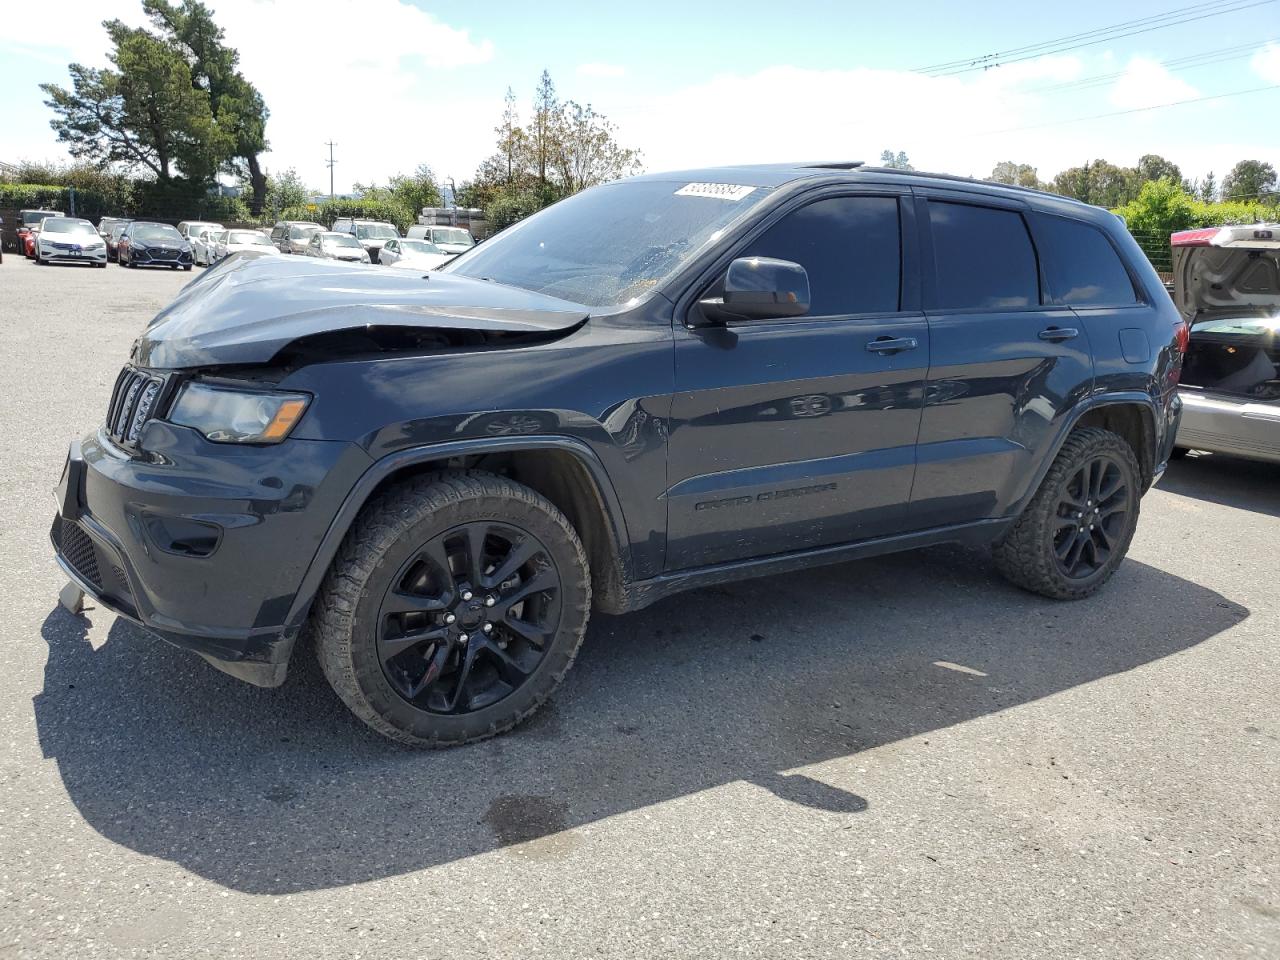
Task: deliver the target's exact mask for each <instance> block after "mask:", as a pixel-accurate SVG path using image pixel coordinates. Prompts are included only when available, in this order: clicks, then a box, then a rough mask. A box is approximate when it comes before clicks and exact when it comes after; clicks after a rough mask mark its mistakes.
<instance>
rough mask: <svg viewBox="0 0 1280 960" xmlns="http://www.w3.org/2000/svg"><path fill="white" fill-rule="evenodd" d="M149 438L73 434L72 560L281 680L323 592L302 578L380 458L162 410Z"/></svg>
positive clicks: (61, 490) (61, 536) (93, 582)
mask: <svg viewBox="0 0 1280 960" xmlns="http://www.w3.org/2000/svg"><path fill="white" fill-rule="evenodd" d="M141 446H142V448H143V449H144V450H146V451H147V454H146V455H145V456H142V457H131V456H129V455H128V454H127V453H126V452H125V451H123V450H121V449H119V448H118V447H116V446H115V445H114V444H112V443H111V441H110V440H109V439H107V438H106V437H105V436H103V435H101V434H98V435H94V436H91V437H86V438H85V439H84V440H82V441H80V442H79V443H74V444H72V445H71V449H70V451H69V452H68V455H67V461H66V465H65V467H64V470H63V474H62V478H61V480H60V481H59V485H58V488H57V492H56V499H57V503H58V512H57V516H56V517H55V519H54V523H53V528H52V529H51V531H50V539H51V540H52V542H53V546H54V550H55V553H56V555H57V559H58V563H59V565H60V566H61V567H62V569H63V570H64V571H65V572H66V573H67V575H68V576H69V577H71V579H72V580H74V581H75V582H76V583H77V584H78V585H79V586H80V588H81V589H83V590H84V591H85V592H86V593H88V594H89V595H91V596H92V597H93V598H94V599H95V600H96V601H97V602H98V603H99V604H100V605H102V606H104V607H106V608H107V609H109V610H112V611H114V612H115V613H117V614H120V615H121V616H123V617H126V618H128V619H129V620H132V621H134V622H135V623H138V624H140V625H142V626H143V627H146V628H147V629H148V630H150V631H152V632H153V633H156V634H158V635H159V636H160V637H162V638H163V639H165V640H168V641H169V642H170V643H173V644H175V645H177V646H180V647H183V648H185V649H188V650H191V651H193V652H195V653H199V654H200V655H201V656H203V657H205V659H207V660H209V662H211V663H212V664H213V665H214V666H216V667H218V668H219V669H221V670H224V671H225V672H227V673H230V674H232V675H233V676H236V677H239V678H240V679H242V680H246V681H248V682H250V683H254V684H257V685H259V686H277V685H279V684H280V683H282V682H284V677H285V670H286V667H287V663H288V659H289V655H290V653H291V652H292V649H293V645H294V641H295V640H296V638H297V635H298V633H299V631H300V630H301V627H302V624H303V621H304V619H305V615H306V609H307V604H308V603H309V601H310V598H309V597H307V598H299V597H298V596H297V593H298V588H299V585H300V584H301V583H302V581H303V577H304V576H305V575H306V573H307V570H308V569H309V567H310V565H311V563H312V562H313V561H314V559H315V556H316V551H317V548H318V547H319V544H320V541H321V539H322V538H323V536H324V535H325V533H326V532H327V530H328V528H329V524H330V522H331V520H332V518H333V517H334V515H335V514H336V513H337V512H338V508H339V506H340V505H341V503H342V501H343V499H344V498H345V497H346V495H347V493H348V492H349V491H350V489H351V488H352V486H354V484H355V482H356V480H357V479H358V478H359V476H360V475H361V474H362V473H363V472H364V471H365V469H366V468H367V467H368V466H369V464H370V462H371V461H370V460H369V457H368V456H367V455H366V454H365V453H364V451H363V450H361V449H360V448H359V447H358V446H356V445H354V444H349V443H339V442H329V441H315V440H288V441H285V442H284V443H282V444H279V445H276V446H271V447H243V448H239V447H233V446H232V445H228V444H213V443H210V442H209V441H207V440H205V439H204V438H203V437H202V436H200V434H198V433H197V432H195V431H194V430H189V429H187V428H185V427H175V426H173V425H171V424H168V423H165V422H163V421H152V422H151V423H149V424H148V425H147V426H146V428H144V431H143V434H142V438H141Z"/></svg>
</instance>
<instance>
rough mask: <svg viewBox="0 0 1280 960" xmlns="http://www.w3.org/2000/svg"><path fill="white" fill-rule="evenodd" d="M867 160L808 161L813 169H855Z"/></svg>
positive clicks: (808, 164)
mask: <svg viewBox="0 0 1280 960" xmlns="http://www.w3.org/2000/svg"><path fill="white" fill-rule="evenodd" d="M865 163H866V161H865V160H830V161H826V162H824V163H806V164H805V166H806V167H808V168H810V169H813V170H855V169H857V168H858V167H861V166H862V165H863V164H865Z"/></svg>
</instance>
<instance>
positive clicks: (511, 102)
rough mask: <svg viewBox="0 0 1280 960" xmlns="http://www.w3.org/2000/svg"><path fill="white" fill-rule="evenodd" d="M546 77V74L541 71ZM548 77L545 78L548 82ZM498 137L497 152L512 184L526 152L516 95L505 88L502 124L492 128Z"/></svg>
mask: <svg viewBox="0 0 1280 960" xmlns="http://www.w3.org/2000/svg"><path fill="white" fill-rule="evenodd" d="M543 75H544V76H546V72H545V71H543ZM550 79H551V78H550V77H549V76H547V80H548V82H549V81H550ZM494 133H496V134H497V135H498V152H499V154H501V156H502V158H503V160H504V162H505V165H506V180H507V183H508V184H511V183H512V182H514V179H515V176H516V174H517V173H518V172H519V171H520V170H521V168H522V167H523V166H524V154H525V152H526V151H527V150H528V143H527V142H526V137H525V132H524V131H523V130H521V129H520V111H519V110H517V109H516V93H515V91H514V90H512V89H511V88H510V87H507V95H506V98H505V99H504V100H503V109H502V122H501V123H500V124H498V126H496V127H495V128H494Z"/></svg>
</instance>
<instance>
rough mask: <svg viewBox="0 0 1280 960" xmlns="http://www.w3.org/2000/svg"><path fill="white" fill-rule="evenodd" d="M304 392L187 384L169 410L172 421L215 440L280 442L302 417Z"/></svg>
mask: <svg viewBox="0 0 1280 960" xmlns="http://www.w3.org/2000/svg"><path fill="white" fill-rule="evenodd" d="M310 399H311V398H310V397H308V396H307V395H306V394H304V393H282V392H278V391H272V392H265V391H263V392H259V391H251V390H235V389H230V388H227V387H215V386H210V385H208V384H203V383H188V384H187V385H186V386H185V387H183V388H182V391H181V392H180V393H179V394H178V399H177V401H176V402H175V403H174V405H173V410H172V411H171V412H170V413H169V420H170V422H172V423H177V424H181V425H182V426H184V427H192V428H194V429H196V430H199V431H200V432H201V433H202V434H204V435H205V437H206V438H207V439H209V440H212V441H214V442H215V443H279V442H280V441H281V440H283V439H284V438H285V437H287V436H288V435H289V431H290V430H292V429H293V427H294V425H295V424H296V423H297V422H298V421H299V420H301V419H302V414H303V411H305V410H306V409H307V403H308V402H309V401H310Z"/></svg>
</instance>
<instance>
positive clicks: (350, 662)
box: [310, 471, 591, 747]
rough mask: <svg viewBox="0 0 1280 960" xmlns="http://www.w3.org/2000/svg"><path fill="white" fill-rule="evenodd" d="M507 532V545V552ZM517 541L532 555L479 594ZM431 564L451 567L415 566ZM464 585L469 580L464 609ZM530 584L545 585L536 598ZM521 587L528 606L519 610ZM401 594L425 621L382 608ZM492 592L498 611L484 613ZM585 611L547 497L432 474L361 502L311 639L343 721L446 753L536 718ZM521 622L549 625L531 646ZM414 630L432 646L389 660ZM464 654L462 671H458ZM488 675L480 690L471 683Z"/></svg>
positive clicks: (502, 483)
mask: <svg viewBox="0 0 1280 960" xmlns="http://www.w3.org/2000/svg"><path fill="white" fill-rule="evenodd" d="M474 530H480V531H482V532H481V533H480V535H479V541H480V543H481V544H482V546H481V547H480V549H479V553H480V554H481V555H482V559H480V560H479V561H478V563H476V564H475V565H474V566H475V567H478V568H479V570H480V573H479V574H476V575H474V576H473V577H469V576H468V575H467V573H466V570H467V569H470V568H471V564H470V563H469V562H468V561H467V560H466V556H467V555H468V554H467V551H466V550H465V547H466V544H467V543H469V542H471V540H470V538H469V537H468V536H467V534H468V533H469V532H471V531H474ZM504 537H510V538H511V540H510V552H509V553H508V552H506V551H507V549H508V546H507V541H506V540H504V539H503V538H504ZM517 543H520V544H525V545H528V544H532V546H530V547H529V549H530V550H531V551H532V552H531V553H530V558H529V559H528V560H527V561H524V562H523V563H522V565H520V566H518V567H515V568H513V569H514V572H512V573H510V574H509V575H506V577H505V579H504V580H503V581H502V582H501V583H499V584H497V585H496V586H495V585H494V584H492V583H489V584H487V585H486V583H485V582H484V581H485V580H486V578H487V573H494V574H500V573H502V571H501V570H499V569H497V568H498V567H501V566H503V564H504V563H514V562H515V561H516V560H517V559H518V558H517V556H516V546H515V544H517ZM433 544H436V545H437V546H436V547H435V548H433V546H432V545H433ZM460 545H461V547H462V548H463V549H461V550H460V549H459V546H460ZM435 557H439V558H440V559H442V560H443V561H444V562H445V563H448V564H449V565H450V566H451V567H456V568H457V570H456V571H455V570H450V572H449V573H448V574H447V575H446V574H442V573H441V571H442V570H443V569H444V568H443V567H441V566H439V565H438V563H436V562H434V561H433V560H431V559H423V558H435ZM486 571H487V573H486ZM470 579H476V580H477V581H479V582H478V584H477V585H476V586H477V589H476V590H474V592H473V593H472V594H471V596H470V598H469V601H468V602H466V603H464V602H463V598H467V597H468V592H467V590H468V588H469V587H470V586H471V584H470ZM535 581H536V582H551V581H555V586H554V587H548V588H547V589H546V590H545V591H537V590H532V589H530V588H532V587H533V585H534V583H535ZM423 590H425V591H427V593H426V595H425V596H423V595H421V593H420V591H423ZM522 590H524V591H525V594H524V595H527V597H528V599H525V600H524V601H523V602H516V600H515V599H514V598H517V597H520V596H522V593H521V591H522ZM482 593H483V594H484V595H485V596H484V597H481V596H480V594H482ZM406 596H408V597H409V598H410V601H411V602H417V603H419V604H422V603H427V604H431V605H432V609H433V610H434V612H409V613H405V614H401V613H398V612H391V613H389V614H388V613H387V612H386V609H387V606H388V604H394V605H399V604H402V603H403V602H404V600H405V598H406ZM494 597H496V598H497V602H496V603H495V604H494V605H491V606H485V605H483V602H484V600H485V599H486V598H494ZM590 607H591V583H590V576H589V571H588V567H587V559H586V553H585V551H584V550H583V547H582V542H581V540H580V539H579V538H578V535H577V532H576V531H575V530H574V529H573V527H572V526H571V525H570V523H569V521H568V519H567V518H566V517H565V516H564V514H563V513H561V512H560V510H559V509H557V508H556V507H555V506H554V505H553V504H552V503H551V502H550V501H548V500H547V499H546V498H545V497H543V496H541V495H540V494H538V493H536V492H535V491H533V490H531V489H529V488H528V487H525V486H523V485H521V484H518V483H515V482H514V481H511V480H508V479H506V478H504V477H500V476H497V475H495V474H491V473H484V472H479V471H466V472H449V473H435V474H428V475H424V476H422V477H419V478H415V479H413V480H409V481H406V482H404V483H402V484H399V485H397V486H395V487H392V488H391V489H390V490H388V491H387V492H386V493H384V494H383V495H381V496H380V497H379V498H378V499H377V500H376V501H374V502H373V503H370V504H367V505H366V506H365V508H364V510H363V511H362V513H361V515H360V517H359V518H358V519H357V521H356V523H355V525H354V526H353V528H352V530H351V531H350V532H349V533H348V534H347V537H346V539H345V540H344V541H343V544H342V546H341V547H340V548H339V550H338V554H337V556H336V557H335V558H334V562H333V565H332V567H331V568H330V569H329V572H328V574H327V575H326V577H325V581H324V583H323V584H322V586H321V588H320V593H319V595H318V596H317V598H316V603H315V606H314V608H313V611H312V616H311V621H310V632H311V636H312V638H313V640H314V643H315V648H316V655H317V657H318V659H319V661H320V667H321V670H322V671H323V672H324V675H325V677H326V678H327V679H328V681H329V683H330V684H331V685H332V687H333V689H334V691H335V692H336V693H337V694H338V696H339V697H340V698H341V699H342V701H343V703H345V704H346V705H347V707H348V708H349V709H350V710H351V712H352V713H354V714H355V715H356V716H357V717H359V718H360V719H361V720H362V721H364V722H365V723H366V724H368V725H369V726H370V727H372V728H373V729H374V730H376V731H377V732H378V733H380V734H382V735H383V736H385V737H388V738H390V739H392V740H397V741H399V742H401V743H407V744H412V745H414V746H422V747H447V746H455V745H458V744H463V743H470V742H472V741H475V740H483V739H485V738H487V737H492V736H495V735H496V734H499V733H502V732H504V731H506V730H509V729H511V728H512V727H514V726H515V725H516V724H517V723H520V722H521V721H522V720H524V719H525V718H527V717H529V716H530V715H531V714H533V712H534V711H535V710H537V709H538V707H539V706H541V705H542V704H543V703H544V702H545V701H546V699H547V697H549V696H550V695H551V693H552V691H554V690H555V688H556V687H557V686H558V685H559V683H560V681H561V679H562V678H563V677H564V674H565V672H566V671H567V670H568V669H569V667H570V665H571V664H572V663H573V660H574V657H575V656H576V655H577V652H578V648H579V646H580V645H581V643H582V636H583V633H584V631H585V630H586V626H587V618H588V616H589V612H590ZM419 609H421V608H419ZM504 610H509V611H512V613H510V614H508V615H506V616H504V614H503V612H502V611H504ZM551 613H554V619H552V618H551V616H550V614H551ZM398 617H399V618H401V619H399V620H397V619H396V618H398ZM450 617H452V618H454V619H453V620H448V619H447V618H450ZM409 618H419V619H413V620H410V619H409ZM527 618H533V620H534V621H535V624H534V625H537V624H542V625H543V626H547V625H548V624H550V626H549V627H547V629H546V632H545V634H544V638H543V640H544V642H543V643H542V645H541V646H536V645H535V644H533V642H532V641H530V640H526V639H524V636H525V633H524V631H526V630H528V629H529V628H530V626H531V625H530V624H528V623H526V622H525V620H526V619H527ZM479 619H483V620H484V623H483V624H481V625H477V624H478V623H479ZM455 620H456V622H455ZM510 622H514V623H518V624H521V632H515V631H514V630H513V629H512V628H511V627H509V626H507V624H508V623H510ZM446 624H452V625H451V626H449V625H446ZM482 627H483V629H484V631H485V632H483V633H482V632H480V631H481V629H482ZM489 630H492V632H488V631H489ZM401 631H407V633H402V632H401ZM424 631H426V632H427V633H428V634H430V635H433V636H435V635H441V636H442V639H438V640H437V639H430V640H426V639H423V640H418V641H416V642H415V641H413V640H412V639H410V643H411V644H414V645H413V646H405V647H403V649H402V652H400V653H397V654H394V655H389V654H388V652H387V651H388V649H398V647H397V646H394V645H396V644H399V645H403V644H404V637H405V636H410V637H412V636H413V635H416V634H421V633H423V632H424ZM467 631H470V632H469V633H468V632H467ZM461 636H466V637H467V639H466V640H462V639H460V637H461ZM388 637H390V639H389V640H387V639H386V638H388ZM548 638H549V639H548ZM384 643H386V644H387V646H384V645H383V644H384ZM499 648H501V650H500V649H499ZM467 657H470V659H469V660H468V661H467V662H468V663H469V664H470V665H471V669H470V671H469V672H468V673H464V672H463V661H464V659H465V658H467ZM506 665H518V666H519V668H520V669H519V670H518V671H512V670H511V668H510V667H509V666H506ZM504 671H505V672H506V675H504ZM433 677H434V678H435V679H434V681H432V679H431V678H433ZM509 677H510V678H513V682H508V678H509ZM517 677H519V678H520V679H519V680H518V681H514V678H517ZM459 678H461V679H459ZM486 679H488V680H489V681H490V686H489V687H479V684H480V683H483V682H484V681H485V680H486ZM424 685H425V688H424ZM406 688H412V689H406ZM413 689H419V690H423V691H424V692H421V693H416V694H415V693H413ZM504 690H505V692H503V691H504ZM451 704H457V705H459V706H461V708H462V709H461V710H459V711H455V710H453V708H452V706H451Z"/></svg>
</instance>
